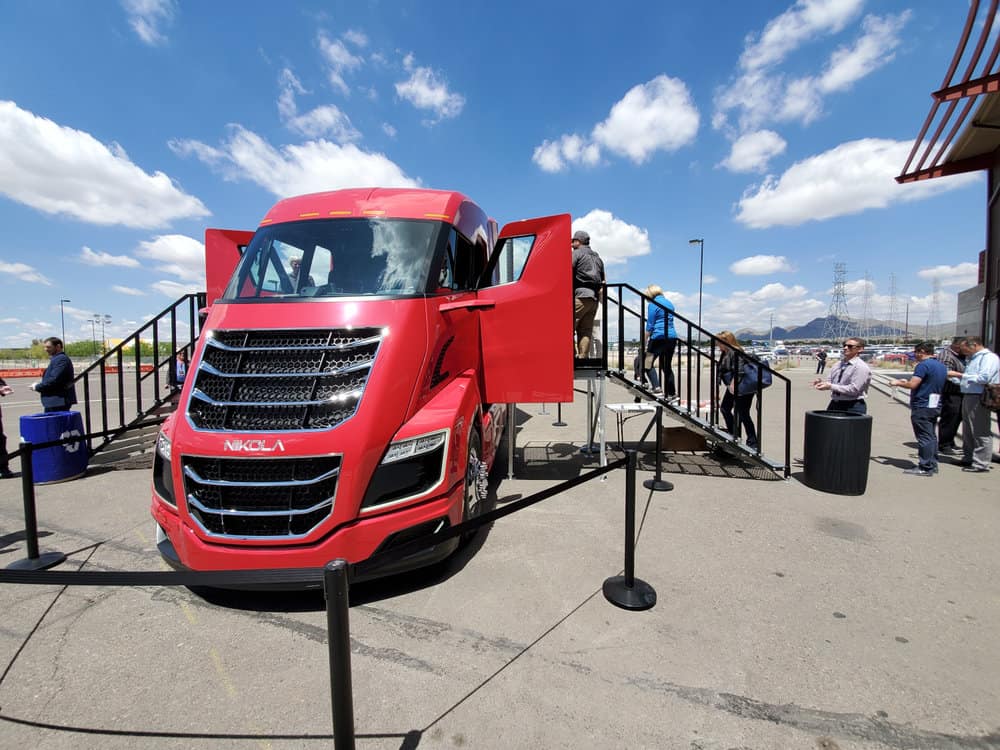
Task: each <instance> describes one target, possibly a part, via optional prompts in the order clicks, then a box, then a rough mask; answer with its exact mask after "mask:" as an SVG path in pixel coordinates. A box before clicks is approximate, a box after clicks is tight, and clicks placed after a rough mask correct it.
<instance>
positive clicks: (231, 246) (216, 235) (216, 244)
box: [205, 229, 253, 307]
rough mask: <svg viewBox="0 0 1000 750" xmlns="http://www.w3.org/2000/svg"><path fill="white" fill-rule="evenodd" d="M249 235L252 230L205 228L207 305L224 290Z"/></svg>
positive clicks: (248, 242) (241, 255)
mask: <svg viewBox="0 0 1000 750" xmlns="http://www.w3.org/2000/svg"><path fill="white" fill-rule="evenodd" d="M251 237H253V232H244V231H240V230H238V229H206V230H205V302H206V304H207V305H208V306H209V307H211V306H212V304H213V303H214V302H215V301H216V300H217V299H219V297H221V296H222V293H223V292H224V291H225V290H226V285H227V284H229V279H230V278H232V275H233V271H234V270H236V264H237V263H239V262H240V258H242V257H243V251H244V250H245V249H246V246H247V245H248V244H250V238H251Z"/></svg>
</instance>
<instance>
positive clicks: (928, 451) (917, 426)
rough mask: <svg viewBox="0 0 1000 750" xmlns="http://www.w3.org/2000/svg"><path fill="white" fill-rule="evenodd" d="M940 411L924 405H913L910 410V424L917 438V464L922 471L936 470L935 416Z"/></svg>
mask: <svg viewBox="0 0 1000 750" xmlns="http://www.w3.org/2000/svg"><path fill="white" fill-rule="evenodd" d="M940 413H941V410H940V409H928V408H926V407H914V408H913V409H912V410H911V411H910V424H912V425H913V434H914V436H915V437H916V438H917V456H918V457H919V461H918V463H917V465H918V466H919V467H920V468H921V469H923V470H924V471H931V472H934V471H937V470H938V462H937V449H938V439H937V430H936V429H935V428H936V427H937V418H938V415H939V414H940Z"/></svg>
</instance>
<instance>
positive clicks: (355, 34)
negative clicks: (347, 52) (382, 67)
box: [343, 29, 368, 49]
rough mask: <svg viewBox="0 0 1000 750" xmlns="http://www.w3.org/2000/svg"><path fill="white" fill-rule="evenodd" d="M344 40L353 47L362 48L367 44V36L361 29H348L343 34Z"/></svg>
mask: <svg viewBox="0 0 1000 750" xmlns="http://www.w3.org/2000/svg"><path fill="white" fill-rule="evenodd" d="M343 38H344V41H347V42H350V43H351V44H353V45H354V46H355V47H361V48H362V49H363V48H365V47H367V46H368V36H367V35H366V34H365V33H364V32H363V31H358V30H357V29H348V30H347V31H345V32H344V34H343Z"/></svg>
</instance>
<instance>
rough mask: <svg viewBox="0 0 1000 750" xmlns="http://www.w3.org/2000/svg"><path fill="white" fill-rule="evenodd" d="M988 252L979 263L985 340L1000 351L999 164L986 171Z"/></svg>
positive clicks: (994, 349) (995, 349)
mask: <svg viewBox="0 0 1000 750" xmlns="http://www.w3.org/2000/svg"><path fill="white" fill-rule="evenodd" d="M987 175H988V179H987V187H986V189H987V205H986V251H985V254H984V256H983V259H982V261H981V262H980V264H979V274H980V279H979V281H980V283H981V284H983V289H984V291H983V295H982V296H983V301H982V321H983V322H982V337H983V341H984V342H985V343H986V346H988V347H989V348H990V349H991V350H993V351H1000V194H998V192H1000V164H994V165H993V167H991V168H990V169H989V170H988V171H987Z"/></svg>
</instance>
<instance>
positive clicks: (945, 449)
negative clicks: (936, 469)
mask: <svg viewBox="0 0 1000 750" xmlns="http://www.w3.org/2000/svg"><path fill="white" fill-rule="evenodd" d="M938 453H941V454H942V455H945V456H957V455H958V448H956V447H955V446H954V445H940V446H938Z"/></svg>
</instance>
